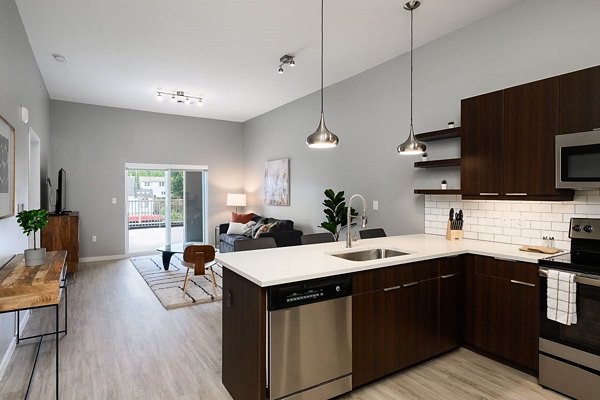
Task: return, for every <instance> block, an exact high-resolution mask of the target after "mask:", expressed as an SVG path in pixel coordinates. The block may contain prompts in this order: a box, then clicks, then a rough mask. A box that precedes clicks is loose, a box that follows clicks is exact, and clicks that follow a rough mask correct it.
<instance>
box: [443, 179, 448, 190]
mask: <svg viewBox="0 0 600 400" xmlns="http://www.w3.org/2000/svg"><path fill="white" fill-rule="evenodd" d="M446 189H448V182H446V180H445V179H444V180H443V181H442V190H446Z"/></svg>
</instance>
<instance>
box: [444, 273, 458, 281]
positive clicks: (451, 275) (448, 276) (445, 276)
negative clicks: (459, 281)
mask: <svg viewBox="0 0 600 400" xmlns="http://www.w3.org/2000/svg"><path fill="white" fill-rule="evenodd" d="M458 275H460V272H457V273H455V274H450V275H442V276H441V278H442V279H448V278H453V277H455V276H458Z"/></svg>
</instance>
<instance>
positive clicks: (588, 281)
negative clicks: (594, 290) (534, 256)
mask: <svg viewBox="0 0 600 400" xmlns="http://www.w3.org/2000/svg"><path fill="white" fill-rule="evenodd" d="M538 272H539V274H540V276H541V277H544V278H547V277H548V270H547V269H543V268H540V269H538ZM575 275H576V276H575V282H577V283H579V284H581V285H587V286H595V287H600V279H594V278H590V277H587V276H583V275H579V274H575Z"/></svg>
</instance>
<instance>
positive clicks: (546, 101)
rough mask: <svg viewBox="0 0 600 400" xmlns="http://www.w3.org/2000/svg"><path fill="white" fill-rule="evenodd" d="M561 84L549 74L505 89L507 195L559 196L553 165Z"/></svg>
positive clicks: (505, 192)
mask: <svg viewBox="0 0 600 400" xmlns="http://www.w3.org/2000/svg"><path fill="white" fill-rule="evenodd" d="M558 87H559V78H550V79H544V80H542V81H537V82H532V83H529V84H526V85H520V86H516V87H513V88H510V89H506V90H505V91H504V144H503V146H502V155H503V172H504V179H503V182H504V187H503V190H502V193H503V194H505V195H506V196H550V197H552V196H558V192H557V191H556V185H555V168H554V137H555V136H556V135H557V134H558V104H559V100H558V94H559V91H558Z"/></svg>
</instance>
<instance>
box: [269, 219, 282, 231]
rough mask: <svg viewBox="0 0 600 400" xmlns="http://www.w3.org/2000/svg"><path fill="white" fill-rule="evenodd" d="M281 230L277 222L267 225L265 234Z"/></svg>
mask: <svg viewBox="0 0 600 400" xmlns="http://www.w3.org/2000/svg"><path fill="white" fill-rule="evenodd" d="M280 230H281V224H280V223H279V221H275V222H271V223H270V224H269V230H268V231H267V232H279V231H280Z"/></svg>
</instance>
